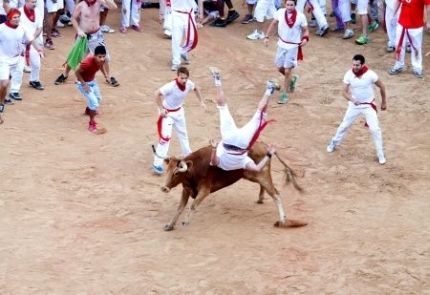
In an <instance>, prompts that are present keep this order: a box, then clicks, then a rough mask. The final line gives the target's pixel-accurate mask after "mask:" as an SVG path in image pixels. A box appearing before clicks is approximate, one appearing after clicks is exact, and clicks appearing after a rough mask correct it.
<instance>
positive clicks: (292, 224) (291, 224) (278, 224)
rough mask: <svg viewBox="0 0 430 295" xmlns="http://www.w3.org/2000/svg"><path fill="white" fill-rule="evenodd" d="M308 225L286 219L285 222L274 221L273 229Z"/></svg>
mask: <svg viewBox="0 0 430 295" xmlns="http://www.w3.org/2000/svg"><path fill="white" fill-rule="evenodd" d="M306 225H308V223H307V222H303V221H299V220H293V219H287V221H286V222H281V221H276V222H275V224H274V225H273V226H274V227H283V228H288V227H302V226H306Z"/></svg>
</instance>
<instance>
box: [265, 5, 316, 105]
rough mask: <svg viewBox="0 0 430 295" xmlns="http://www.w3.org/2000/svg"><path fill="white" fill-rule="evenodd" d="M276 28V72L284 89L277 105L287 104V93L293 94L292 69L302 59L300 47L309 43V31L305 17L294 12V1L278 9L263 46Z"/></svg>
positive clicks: (298, 12) (293, 79)
mask: <svg viewBox="0 0 430 295" xmlns="http://www.w3.org/2000/svg"><path fill="white" fill-rule="evenodd" d="M275 25H277V26H278V36H279V40H278V50H277V52H276V58H275V64H276V66H277V67H278V71H279V72H280V73H281V74H282V75H284V87H283V91H281V95H280V98H279V101H278V103H280V104H285V103H287V102H288V94H287V92H290V93H292V92H294V90H295V88H296V83H297V79H298V76H293V75H292V72H293V69H294V68H296V67H297V60H302V59H303V54H302V47H303V46H305V45H306V43H308V41H309V30H308V23H307V21H306V17H305V15H304V14H303V13H301V12H300V11H297V10H296V7H295V1H294V0H287V1H285V8H281V9H279V10H278V11H277V12H276V13H275V17H274V19H273V21H272V23H271V24H270V26H269V28H268V29H267V33H266V36H265V37H264V44H265V45H266V46H267V45H268V43H269V36H270V34H271V32H272V30H273V28H274V27H275Z"/></svg>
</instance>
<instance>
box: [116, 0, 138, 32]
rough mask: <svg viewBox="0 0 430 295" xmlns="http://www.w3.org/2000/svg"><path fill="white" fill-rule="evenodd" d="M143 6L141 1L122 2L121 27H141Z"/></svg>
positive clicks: (124, 0)
mask: <svg viewBox="0 0 430 295" xmlns="http://www.w3.org/2000/svg"><path fill="white" fill-rule="evenodd" d="M141 5H142V2H141V1H140V0H122V10H121V27H123V28H128V27H129V26H130V25H132V26H133V25H134V26H139V22H140V7H141Z"/></svg>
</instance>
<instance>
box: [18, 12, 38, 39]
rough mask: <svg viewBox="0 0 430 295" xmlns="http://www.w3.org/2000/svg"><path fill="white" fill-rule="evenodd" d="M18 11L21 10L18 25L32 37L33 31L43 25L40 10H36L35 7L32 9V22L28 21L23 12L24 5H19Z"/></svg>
mask: <svg viewBox="0 0 430 295" xmlns="http://www.w3.org/2000/svg"><path fill="white" fill-rule="evenodd" d="M19 11H20V12H21V18H20V20H19V25H20V26H22V27H23V28H24V29H25V30H26V31H27V32H28V34H29V35H30V36H32V37H34V33H35V32H36V30H37V29H38V28H42V27H43V17H42V16H40V14H39V13H40V12H39V11H38V10H37V8H36V9H35V10H34V13H35V18H34V19H35V20H34V22H32V21H30V20H29V19H28V17H27V15H25V12H24V7H21V8H20V9H19ZM41 35H42V34H41Z"/></svg>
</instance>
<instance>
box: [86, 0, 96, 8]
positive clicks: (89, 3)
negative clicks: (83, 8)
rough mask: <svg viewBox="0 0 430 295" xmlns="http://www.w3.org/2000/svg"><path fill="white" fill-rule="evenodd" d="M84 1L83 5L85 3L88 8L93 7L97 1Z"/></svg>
mask: <svg viewBox="0 0 430 295" xmlns="http://www.w3.org/2000/svg"><path fill="white" fill-rule="evenodd" d="M84 1H85V3H87V5H88V7H91V6H93V5H94V4H96V1H97V0H92V1H91V0H84Z"/></svg>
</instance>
